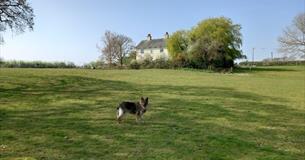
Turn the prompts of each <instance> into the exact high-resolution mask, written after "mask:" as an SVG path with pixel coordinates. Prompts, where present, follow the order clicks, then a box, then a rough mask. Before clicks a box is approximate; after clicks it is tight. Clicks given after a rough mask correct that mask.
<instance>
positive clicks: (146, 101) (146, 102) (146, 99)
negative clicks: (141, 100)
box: [145, 97, 148, 105]
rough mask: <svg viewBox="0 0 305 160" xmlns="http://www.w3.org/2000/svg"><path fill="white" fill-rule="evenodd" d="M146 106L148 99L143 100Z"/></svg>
mask: <svg viewBox="0 0 305 160" xmlns="http://www.w3.org/2000/svg"><path fill="white" fill-rule="evenodd" d="M147 104H148V97H146V98H145V105H147Z"/></svg>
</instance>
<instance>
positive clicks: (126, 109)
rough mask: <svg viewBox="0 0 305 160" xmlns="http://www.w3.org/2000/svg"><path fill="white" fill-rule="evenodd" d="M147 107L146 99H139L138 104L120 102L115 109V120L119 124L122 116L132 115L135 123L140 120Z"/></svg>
mask: <svg viewBox="0 0 305 160" xmlns="http://www.w3.org/2000/svg"><path fill="white" fill-rule="evenodd" d="M147 106H148V97H147V98H145V99H144V98H143V97H141V99H140V102H122V103H120V104H119V106H118V107H117V120H118V122H119V123H120V122H121V121H122V118H123V116H124V115H125V114H126V113H130V114H134V115H135V116H136V121H137V122H138V120H139V119H140V120H142V118H143V114H144V113H145V112H146V110H147Z"/></svg>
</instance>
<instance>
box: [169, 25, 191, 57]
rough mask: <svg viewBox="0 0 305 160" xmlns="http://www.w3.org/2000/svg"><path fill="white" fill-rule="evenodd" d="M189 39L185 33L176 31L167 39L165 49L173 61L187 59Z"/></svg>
mask: <svg viewBox="0 0 305 160" xmlns="http://www.w3.org/2000/svg"><path fill="white" fill-rule="evenodd" d="M188 45H189V37H188V32H187V31H183V30H182V31H177V32H175V33H173V34H172V35H171V36H170V38H169V39H167V49H168V52H169V54H170V56H171V58H172V59H173V60H176V59H181V58H182V57H184V58H185V57H187V49H188Z"/></svg>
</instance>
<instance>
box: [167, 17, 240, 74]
mask: <svg viewBox="0 0 305 160" xmlns="http://www.w3.org/2000/svg"><path fill="white" fill-rule="evenodd" d="M240 30H241V26H240V25H238V24H233V22H232V20H231V19H229V18H225V17H219V18H209V19H207V20H203V21H201V22H200V23H198V25H197V26H195V27H193V28H192V29H191V30H181V31H177V32H175V33H173V35H172V36H171V37H170V38H169V40H168V42H167V47H168V50H169V53H170V55H171V57H172V60H173V61H176V63H178V64H179V63H180V64H181V66H190V67H195V68H209V69H211V68H212V67H217V68H218V67H219V68H229V67H233V66H234V60H235V59H237V58H243V57H244V56H243V54H242V51H241V45H242V35H241V33H240Z"/></svg>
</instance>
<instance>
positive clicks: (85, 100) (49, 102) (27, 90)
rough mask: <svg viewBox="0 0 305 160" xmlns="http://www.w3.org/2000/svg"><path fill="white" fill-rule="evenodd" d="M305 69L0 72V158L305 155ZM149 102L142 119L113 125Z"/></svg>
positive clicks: (213, 158)
mask: <svg viewBox="0 0 305 160" xmlns="http://www.w3.org/2000/svg"><path fill="white" fill-rule="evenodd" d="M304 90H305V68H304V66H303V67H267V68H257V69H255V70H254V71H252V72H247V71H246V70H241V71H239V73H235V74H221V73H207V72H200V71H187V70H154V69H153V70H82V69H1V68H0V129H1V130H0V159H28V160H31V159H39V160H40V159H51V160H53V159H71V160H72V159H75V160H76V159H92V160H93V159H175V160H176V159H187V160H189V159H207V160H221V159H232V160H236V159H243V160H244V159H245V160H247V159H253V160H254V159H260V160H267V159H276V160H283V159H298V160H304V157H305V104H304V101H305V100H304V99H305V91H304ZM142 95H143V96H148V97H149V98H150V110H149V111H148V112H147V113H146V114H145V115H144V120H145V122H144V123H139V124H138V123H135V117H134V116H131V115H129V116H127V117H126V119H125V120H124V122H123V123H122V124H118V123H117V122H116V121H115V114H116V113H115V112H116V106H117V105H118V104H119V102H120V101H123V100H138V99H139V97H140V96H142Z"/></svg>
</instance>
